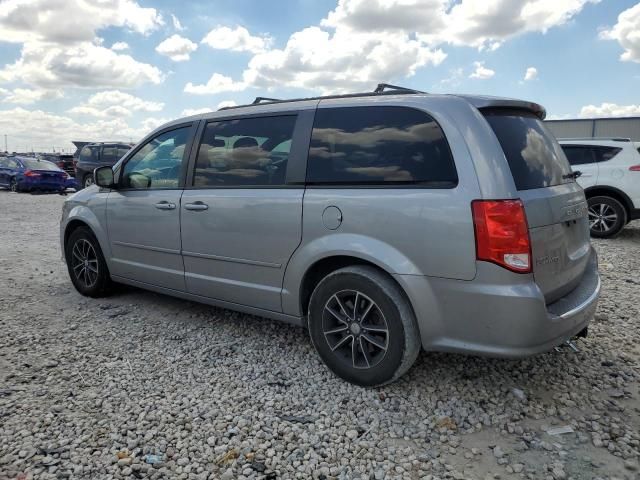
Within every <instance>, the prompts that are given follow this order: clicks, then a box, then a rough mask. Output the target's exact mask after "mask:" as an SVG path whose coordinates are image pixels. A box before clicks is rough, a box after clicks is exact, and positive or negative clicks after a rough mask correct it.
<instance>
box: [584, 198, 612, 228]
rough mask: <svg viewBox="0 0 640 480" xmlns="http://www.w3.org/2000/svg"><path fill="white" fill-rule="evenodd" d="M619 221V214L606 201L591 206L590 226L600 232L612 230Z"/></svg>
mask: <svg viewBox="0 0 640 480" xmlns="http://www.w3.org/2000/svg"><path fill="white" fill-rule="evenodd" d="M617 221H618V214H617V213H616V211H615V210H614V209H613V207H611V206H610V205H607V204H606V203H596V204H594V205H590V206H589V228H591V230H594V231H596V232H599V233H606V232H608V231H610V230H611V229H612V228H613V227H614V225H615V224H616V222H617Z"/></svg>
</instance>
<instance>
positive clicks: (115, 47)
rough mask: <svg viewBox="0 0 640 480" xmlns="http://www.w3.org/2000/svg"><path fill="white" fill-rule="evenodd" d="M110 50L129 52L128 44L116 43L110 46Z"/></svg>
mask: <svg viewBox="0 0 640 480" xmlns="http://www.w3.org/2000/svg"><path fill="white" fill-rule="evenodd" d="M111 50H115V51H116V52H118V51H121V50H129V44H128V43H127V42H116V43H114V44H113V45H111Z"/></svg>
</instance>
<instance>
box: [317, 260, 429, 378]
mask: <svg viewBox="0 0 640 480" xmlns="http://www.w3.org/2000/svg"><path fill="white" fill-rule="evenodd" d="M309 334H310V336H311V342H312V343H313V346H314V347H315V349H316V351H317V352H318V354H319V355H320V357H321V358H322V360H323V362H324V363H325V364H326V365H327V367H329V369H330V370H331V371H332V372H333V373H335V374H336V375H338V376H339V377H340V378H342V379H344V380H346V381H348V382H350V383H353V384H356V385H360V386H366V387H373V386H378V385H384V384H387V383H391V382H393V381H395V380H397V379H398V378H400V376H402V375H403V374H404V373H405V372H406V371H407V370H408V369H409V368H410V367H411V366H412V365H413V363H414V362H415V360H416V358H417V356H418V353H419V352H420V335H419V331H418V326H417V322H416V319H415V315H414V314H413V309H412V308H411V305H409V302H408V301H407V299H406V298H405V296H404V294H403V292H402V291H401V290H400V287H399V286H398V285H397V284H396V283H395V282H393V281H392V280H391V279H390V278H389V277H388V276H387V275H386V274H384V273H383V272H381V271H379V270H378V269H376V268H374V267H370V266H360V265H356V266H352V267H346V268H342V269H340V270H336V271H335V272H332V273H330V274H329V275H327V276H326V277H325V278H324V279H322V280H321V281H320V283H318V285H317V286H316V288H315V290H314V291H313V293H312V294H311V300H310V302H309Z"/></svg>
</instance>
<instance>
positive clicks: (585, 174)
mask: <svg viewBox="0 0 640 480" xmlns="http://www.w3.org/2000/svg"><path fill="white" fill-rule="evenodd" d="M580 176H581V177H582V178H587V177H593V173H583V174H582V175H580Z"/></svg>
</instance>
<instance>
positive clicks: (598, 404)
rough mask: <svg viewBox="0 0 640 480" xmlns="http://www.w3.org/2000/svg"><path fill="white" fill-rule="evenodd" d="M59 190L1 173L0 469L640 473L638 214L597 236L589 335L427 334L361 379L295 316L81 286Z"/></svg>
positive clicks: (143, 473)
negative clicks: (490, 346) (399, 368)
mask: <svg viewBox="0 0 640 480" xmlns="http://www.w3.org/2000/svg"><path fill="white" fill-rule="evenodd" d="M62 201H63V197H60V196H58V195H39V196H33V195H27V194H11V193H8V192H4V191H3V192H0V331H1V332H2V335H1V336H0V478H20V479H25V478H32V477H33V478H79V479H108V478H178V479H207V478H208V479H236V478H267V479H275V478H321V479H330V478H341V479H349V478H350V479H356V478H361V479H371V478H375V479H381V478H401V479H405V478H406V479H415V478H425V479H445V478H454V479H462V478H464V479H476V478H477V479H487V478H503V479H504V478H530V479H539V478H540V479H546V478H549V479H556V480H558V479H571V478H573V479H592V478H593V479H595V478H600V479H605V478H606V479H614V478H618V479H638V478H640V474H639V473H638V455H639V450H640V444H639V442H640V402H639V401H638V399H639V398H640V391H639V387H638V386H639V380H640V368H639V366H640V347H639V344H640V338H639V337H640V330H639V329H638V320H639V308H638V301H639V300H640V293H639V292H640V255H639V254H638V253H639V251H640V250H639V247H640V225H639V224H638V222H636V224H635V225H633V224H632V225H630V226H629V227H627V228H626V229H625V230H624V231H623V232H622V234H621V235H620V236H619V237H618V238H617V239H615V240H609V241H596V246H597V248H598V250H599V253H600V261H601V271H602V276H603V283H604V287H603V288H604V289H603V295H602V299H601V302H600V306H599V309H598V313H597V315H596V319H595V321H594V322H593V323H592V327H591V328H590V334H589V337H588V338H587V339H586V340H581V341H580V342H579V343H578V345H579V348H580V352H579V353H573V352H571V351H570V350H569V349H568V348H563V349H562V350H561V351H559V352H551V353H548V354H545V355H540V356H538V357H535V358H531V359H526V360H522V361H504V360H491V359H483V358H475V357H463V356H459V355H447V354H433V353H431V354H427V353H423V354H421V355H420V357H419V359H418V361H417V363H416V365H415V366H414V368H413V369H411V371H410V372H409V373H408V374H407V375H405V376H404V377H403V378H402V379H401V380H400V381H398V382H396V383H395V384H392V385H389V386H386V387H383V388H377V389H362V388H358V387H355V386H352V385H349V384H347V383H345V382H343V381H341V380H339V379H337V378H336V377H334V376H333V375H331V374H330V373H329V372H328V371H327V369H326V368H324V366H323V365H322V364H321V363H320V360H319V358H318V356H317V355H316V353H315V352H314V350H313V347H312V346H311V344H310V342H309V339H308V337H307V335H306V333H305V331H304V330H302V329H299V328H295V327H291V326H288V325H284V324H279V323H277V322H273V321H270V320H265V319H262V318H257V317H252V316H249V315H244V314H238V313H234V312H231V311H227V310H221V309H215V308H211V307H207V306H203V305H198V304H195V303H191V302H187V301H182V300H177V299H173V298H169V297H165V296H161V295H156V294H153V293H148V292H144V291H141V290H136V289H124V288H123V289H122V291H121V292H119V293H117V294H116V295H114V296H112V297H110V298H107V299H100V300H91V299H86V298H83V297H81V296H80V295H79V294H78V293H76V292H75V291H74V290H73V288H72V286H71V283H70V282H69V280H68V278H67V273H66V269H65V266H64V265H63V263H62V262H61V261H60V252H59V245H58V219H59V216H60V209H61V204H62ZM514 316H517V314H514ZM515 320H516V319H515V318H514V321H515ZM557 427H569V428H568V429H569V430H571V431H570V432H569V433H564V434H556V435H553V434H552V433H554V432H553V430H550V429H553V428H557Z"/></svg>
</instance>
